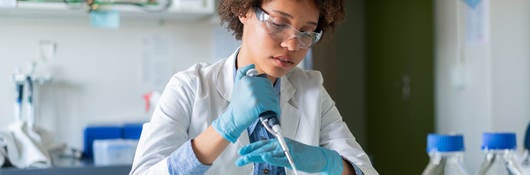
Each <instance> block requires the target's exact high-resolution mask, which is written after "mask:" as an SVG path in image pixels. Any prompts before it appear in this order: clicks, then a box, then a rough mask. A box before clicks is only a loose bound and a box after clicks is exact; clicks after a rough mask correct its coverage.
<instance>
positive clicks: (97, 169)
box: [0, 165, 131, 175]
mask: <svg viewBox="0 0 530 175" xmlns="http://www.w3.org/2000/svg"><path fill="white" fill-rule="evenodd" d="M130 170H131V166H130V165H112V166H93V165H92V166H89V165H87V166H80V167H52V168H36V169H17V168H5V169H0V175H63V174H64V175H70V174H75V175H94V174H97V175H121V174H123V175H127V174H129V171H130Z"/></svg>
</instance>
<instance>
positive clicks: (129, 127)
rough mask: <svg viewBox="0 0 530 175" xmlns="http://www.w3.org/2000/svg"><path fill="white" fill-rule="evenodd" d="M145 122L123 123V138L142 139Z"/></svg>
mask: <svg viewBox="0 0 530 175" xmlns="http://www.w3.org/2000/svg"><path fill="white" fill-rule="evenodd" d="M142 125H143V123H128V124H125V125H123V138H124V139H134V140H138V139H140V135H141V134H142Z"/></svg>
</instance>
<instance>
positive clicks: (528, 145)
mask: <svg viewBox="0 0 530 175" xmlns="http://www.w3.org/2000/svg"><path fill="white" fill-rule="evenodd" d="M524 148H525V149H527V150H530V122H529V123H528V127H526V134H525V136H524Z"/></svg>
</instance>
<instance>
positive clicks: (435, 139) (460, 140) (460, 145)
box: [427, 134, 464, 152]
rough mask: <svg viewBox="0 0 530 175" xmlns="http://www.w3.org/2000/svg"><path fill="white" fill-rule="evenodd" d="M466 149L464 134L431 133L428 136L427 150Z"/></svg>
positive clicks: (451, 150) (452, 150) (448, 150)
mask: <svg viewBox="0 0 530 175" xmlns="http://www.w3.org/2000/svg"><path fill="white" fill-rule="evenodd" d="M433 151H436V152H454V151H464V136H463V135H444V134H429V135H428V136H427V152H433Z"/></svg>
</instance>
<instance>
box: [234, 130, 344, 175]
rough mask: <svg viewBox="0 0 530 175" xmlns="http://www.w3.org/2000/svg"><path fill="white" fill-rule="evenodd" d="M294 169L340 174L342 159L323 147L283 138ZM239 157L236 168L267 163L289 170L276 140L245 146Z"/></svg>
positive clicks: (334, 152) (287, 162)
mask: <svg viewBox="0 0 530 175" xmlns="http://www.w3.org/2000/svg"><path fill="white" fill-rule="evenodd" d="M285 142H287V145H288V147H289V151H290V153H291V155H292V157H293V159H294V163H295V165H296V168H297V169H298V170H300V171H304V172H309V173H317V172H320V173H323V174H341V173H342V170H343V166H342V157H341V156H340V155H339V153H337V152H336V151H332V150H329V149H326V148H323V147H317V146H310V145H306V144H303V143H300V142H297V141H294V140H290V139H288V138H285ZM239 154H241V157H239V159H237V160H236V165H237V166H243V165H246V164H249V163H268V164H271V165H274V166H280V167H287V168H290V169H292V168H291V165H290V164H289V161H288V160H287V157H286V156H285V154H284V152H283V150H282V148H281V146H280V143H279V142H278V140H277V139H269V140H261V141H257V142H254V143H252V144H249V145H246V146H244V147H242V148H241V149H240V150H239Z"/></svg>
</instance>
